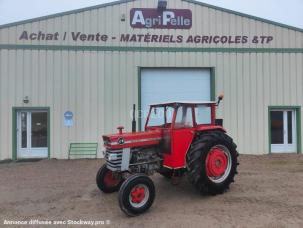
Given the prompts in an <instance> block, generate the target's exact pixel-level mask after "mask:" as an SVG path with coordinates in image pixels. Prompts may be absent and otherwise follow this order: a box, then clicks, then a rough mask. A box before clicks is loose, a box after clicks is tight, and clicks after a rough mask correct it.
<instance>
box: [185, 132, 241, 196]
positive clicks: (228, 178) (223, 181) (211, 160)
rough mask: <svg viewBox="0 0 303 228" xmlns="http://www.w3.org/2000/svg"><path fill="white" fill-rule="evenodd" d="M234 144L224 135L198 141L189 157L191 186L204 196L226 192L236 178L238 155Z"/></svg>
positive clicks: (211, 134)
mask: <svg viewBox="0 0 303 228" xmlns="http://www.w3.org/2000/svg"><path fill="white" fill-rule="evenodd" d="M236 148H237V146H236V144H235V143H234V142H233V140H232V139H231V138H230V137H229V136H228V135H226V134H225V133H224V132H221V131H213V132H205V133H203V134H201V135H199V136H197V137H196V139H195V141H194V142H193V144H192V145H191V147H190V150H189V151H188V153H187V157H186V158H187V169H188V178H189V180H190V182H191V183H192V184H193V185H194V186H195V187H196V189H198V191H200V192H201V193H202V194H210V195H216V194H221V193H223V192H225V191H226V190H227V189H229V186H230V184H231V183H232V182H234V177H235V175H236V174H237V166H238V164H239V163H238V156H239V154H238V152H237V150H236Z"/></svg>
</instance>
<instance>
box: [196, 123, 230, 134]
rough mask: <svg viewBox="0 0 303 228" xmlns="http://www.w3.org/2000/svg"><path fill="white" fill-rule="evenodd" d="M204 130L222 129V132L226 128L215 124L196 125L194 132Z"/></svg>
mask: <svg viewBox="0 0 303 228" xmlns="http://www.w3.org/2000/svg"><path fill="white" fill-rule="evenodd" d="M206 131H222V132H224V133H226V130H225V129H224V128H223V127H222V126H219V125H215V126H210V125H209V126H198V127H196V133H203V132H206Z"/></svg>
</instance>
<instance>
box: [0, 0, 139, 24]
mask: <svg viewBox="0 0 303 228" xmlns="http://www.w3.org/2000/svg"><path fill="white" fill-rule="evenodd" d="M133 1H136V0H117V1H114V2H108V3H103V4H99V5H95V6H88V7H84V8H80V9H74V10H69V11H64V12H60V13H55V14H50V15H46V16H41V17H35V18H31V19H26V20H22V21H16V22H12V23H8V24H4V25H0V29H3V28H8V27H11V26H17V25H23V24H27V23H33V22H37V21H41V20H47V19H52V18H55V17H61V16H66V15H70V14H74V13H82V12H84V11H88V10H94V9H99V8H103V7H107V6H114V5H119V4H123V3H128V2H133Z"/></svg>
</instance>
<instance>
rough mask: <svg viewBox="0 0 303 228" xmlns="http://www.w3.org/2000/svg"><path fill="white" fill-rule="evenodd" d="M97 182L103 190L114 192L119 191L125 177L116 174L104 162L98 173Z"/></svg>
mask: <svg viewBox="0 0 303 228" xmlns="http://www.w3.org/2000/svg"><path fill="white" fill-rule="evenodd" d="M96 182H97V186H98V188H99V189H100V190H101V191H102V192H104V193H112V192H117V191H119V189H120V186H121V184H122V183H123V179H122V177H118V176H115V175H114V173H113V172H112V171H111V170H109V169H108V168H107V167H106V164H104V165H103V166H102V167H101V168H100V169H99V171H98V173H97V176H96Z"/></svg>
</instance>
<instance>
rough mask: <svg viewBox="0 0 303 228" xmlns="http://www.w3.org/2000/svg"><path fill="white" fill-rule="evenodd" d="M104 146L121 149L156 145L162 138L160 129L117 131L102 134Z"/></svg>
mask: <svg viewBox="0 0 303 228" xmlns="http://www.w3.org/2000/svg"><path fill="white" fill-rule="evenodd" d="M102 137H103V142H104V146H105V147H106V148H108V149H121V148H132V147H142V146H151V145H158V144H159V143H160V140H161V139H162V132H161V131H160V130H150V131H145V132H130V133H127V132H125V133H117V134H112V135H104V136H102Z"/></svg>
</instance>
